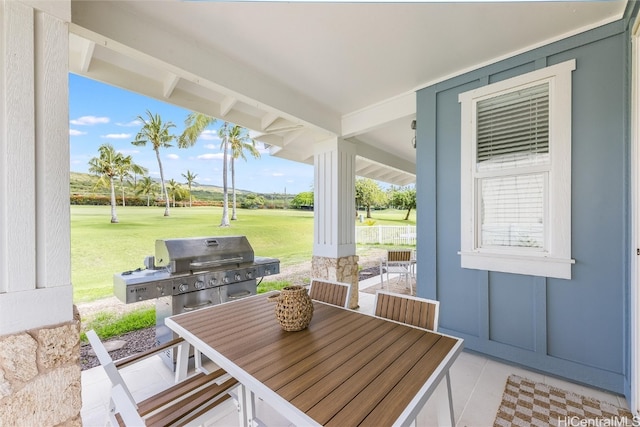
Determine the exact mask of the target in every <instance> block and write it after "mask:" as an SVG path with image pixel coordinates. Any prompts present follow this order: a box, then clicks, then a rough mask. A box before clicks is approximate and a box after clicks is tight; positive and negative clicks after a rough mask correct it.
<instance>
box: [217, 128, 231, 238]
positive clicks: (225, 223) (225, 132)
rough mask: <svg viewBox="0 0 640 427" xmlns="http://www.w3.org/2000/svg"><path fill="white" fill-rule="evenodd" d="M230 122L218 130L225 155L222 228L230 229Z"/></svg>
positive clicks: (223, 157) (223, 165)
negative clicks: (228, 166)
mask: <svg viewBox="0 0 640 427" xmlns="http://www.w3.org/2000/svg"><path fill="white" fill-rule="evenodd" d="M230 126H231V125H230V124H229V122H224V124H223V125H222V126H221V127H220V129H218V135H219V136H220V139H221V140H222V142H221V143H220V148H221V149H222V152H223V153H224V154H223V155H222V194H223V196H222V220H221V221H220V227H229V225H230V224H229V186H228V185H227V156H228V151H229V139H230V134H231V130H232V129H233V128H231V127H230Z"/></svg>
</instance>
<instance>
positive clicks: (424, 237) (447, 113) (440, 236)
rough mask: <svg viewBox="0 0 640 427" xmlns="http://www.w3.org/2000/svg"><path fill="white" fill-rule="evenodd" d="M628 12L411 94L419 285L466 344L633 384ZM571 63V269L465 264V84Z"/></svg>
mask: <svg viewBox="0 0 640 427" xmlns="http://www.w3.org/2000/svg"><path fill="white" fill-rule="evenodd" d="M628 22H629V20H628V19H625V20H621V21H619V22H615V23H612V24H609V25H606V26H603V27H600V28H597V29H594V30H591V31H589V32H586V33H583V34H579V35H577V36H573V37H570V38H567V39H564V40H561V41H559V42H555V43H553V44H550V45H548V46H544V47H541V48H538V49H536V50H533V51H530V52H527V53H523V54H520V55H518V56H515V57H513V58H510V59H508V60H504V61H501V62H499V63H496V64H493V65H490V66H486V67H484V68H482V69H478V70H476V71H473V72H469V73H466V74H464V75H461V76H458V77H455V78H452V79H449V80H447V81H444V82H441V83H438V84H437V85H434V86H431V87H427V88H424V89H422V90H420V91H419V92H418V95H417V103H418V104H417V123H418V128H417V145H418V146H417V150H416V156H417V157H416V159H417V164H418V165H419V167H418V168H417V171H418V173H417V189H418V197H417V200H418V209H417V212H418V224H419V227H418V247H419V251H418V256H419V258H418V262H419V266H420V274H419V277H418V294H419V295H421V296H425V297H430V298H436V299H438V300H440V302H441V311H440V330H441V331H443V332H444V333H449V334H452V335H455V336H459V337H462V338H464V339H465V347H466V348H468V349H471V350H475V351H478V352H482V353H485V354H488V355H491V356H494V357H498V358H501V359H505V360H509V361H513V362H516V363H518V364H522V365H524V366H527V367H530V368H533V369H535V370H541V371H544V372H548V373H550V374H554V375H559V376H562V377H565V378H569V379H572V380H575V381H578V382H582V383H586V384H590V385H593V386H597V387H601V388H604V389H607V390H611V391H614V392H617V393H625V394H626V393H627V392H628V384H627V381H628V374H627V372H628V360H627V359H628V354H629V344H628V310H629V306H628V289H629V256H630V254H629V249H628V248H629V238H628V234H629V218H628V216H629V201H628V198H629V194H628V191H629V190H628V188H629V153H630V149H629V137H628V127H629V126H628V111H629V93H630V89H629V74H630V71H629V66H628V56H629V35H628V32H627V23H628ZM570 59H575V60H576V70H575V71H574V72H573V83H572V84H573V86H572V88H573V95H572V97H573V101H572V102H573V106H572V179H571V210H572V215H571V220H572V230H571V235H572V237H571V247H572V258H574V259H575V260H576V263H575V265H574V266H573V267H572V279H571V280H562V279H553V278H543V277H531V276H524V275H517V274H507V273H496V272H488V271H479V270H471V269H462V268H461V267H460V256H459V255H458V251H459V250H460V203H461V202H460V150H461V148H460V104H459V102H458V95H459V94H460V93H462V92H465V91H468V90H471V89H474V88H477V87H480V86H483V85H486V84H490V83H494V82H497V81H501V80H504V79H507V78H510V77H513V76H517V75H521V74H523V73H527V72H530V71H533V70H535V69H538V68H541V67H545V66H548V65H554V64H558V63H561V62H564V61H567V60H570Z"/></svg>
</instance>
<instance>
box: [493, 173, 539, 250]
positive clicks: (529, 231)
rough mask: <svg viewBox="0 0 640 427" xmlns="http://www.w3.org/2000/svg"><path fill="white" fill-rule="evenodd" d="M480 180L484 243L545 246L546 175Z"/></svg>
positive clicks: (511, 245) (533, 246) (530, 246)
mask: <svg viewBox="0 0 640 427" xmlns="http://www.w3.org/2000/svg"><path fill="white" fill-rule="evenodd" d="M480 182H481V185H480V192H481V194H480V200H481V203H482V209H481V227H480V238H481V246H483V247H487V246H510V247H529V248H543V247H544V188H545V174H530V175H515V176H501V177H495V178H484V179H481V180H480Z"/></svg>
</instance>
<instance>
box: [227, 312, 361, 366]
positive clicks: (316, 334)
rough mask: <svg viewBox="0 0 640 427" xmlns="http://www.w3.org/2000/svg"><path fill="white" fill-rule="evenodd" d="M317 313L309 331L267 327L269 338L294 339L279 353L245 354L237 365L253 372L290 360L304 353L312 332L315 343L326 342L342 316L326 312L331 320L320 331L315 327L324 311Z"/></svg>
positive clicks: (265, 329) (283, 346)
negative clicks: (334, 325)
mask: <svg viewBox="0 0 640 427" xmlns="http://www.w3.org/2000/svg"><path fill="white" fill-rule="evenodd" d="M316 311H317V313H315V314H314V319H313V325H310V327H309V328H308V329H306V330H303V331H298V332H286V331H283V330H282V328H280V327H279V326H271V327H268V328H267V327H265V328H264V330H263V333H264V334H265V335H266V334H269V336H274V337H276V339H277V340H280V339H282V338H283V336H285V335H289V336H290V337H291V338H292V339H291V340H290V341H289V342H287V344H286V345H284V344H283V345H280V346H279V348H278V349H277V350H278V351H274V352H271V353H268V354H265V352H264V351H260V352H257V353H255V354H245V355H244V356H240V357H238V358H237V359H236V363H238V364H239V365H241V366H244V367H246V368H247V369H251V370H252V371H253V370H259V369H261V368H263V367H265V366H268V365H270V364H271V363H273V361H276V360H278V359H280V358H290V357H292V356H294V355H296V354H298V353H299V352H300V351H303V350H304V349H305V348H306V347H307V346H308V343H307V342H306V339H308V337H307V336H306V335H307V334H309V333H311V332H312V333H313V338H312V339H313V341H314V342H315V343H321V342H322V340H324V339H325V337H326V336H327V335H330V334H331V333H332V330H331V325H333V324H336V325H339V324H340V322H339V321H340V319H342V316H330V313H326V312H324V317H327V314H329V319H327V321H326V323H325V322H323V324H326V325H327V328H324V329H318V328H315V327H314V325H316V324H318V323H319V322H320V321H322V317H323V311H322V310H316ZM336 322H338V323H336ZM362 323H363V322H359V323H358V325H360V324H362ZM354 326H357V325H354ZM345 333H346V332H345ZM303 336H304V337H305V339H304V340H303V339H301V338H302V337H303ZM272 342H273V341H268V342H267V343H266V344H265V345H267V344H270V343H272Z"/></svg>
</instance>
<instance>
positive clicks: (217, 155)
mask: <svg viewBox="0 0 640 427" xmlns="http://www.w3.org/2000/svg"><path fill="white" fill-rule="evenodd" d="M223 157H224V154H222V153H209V154H201V155H199V156H198V160H213V159H220V160H222V158H223Z"/></svg>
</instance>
